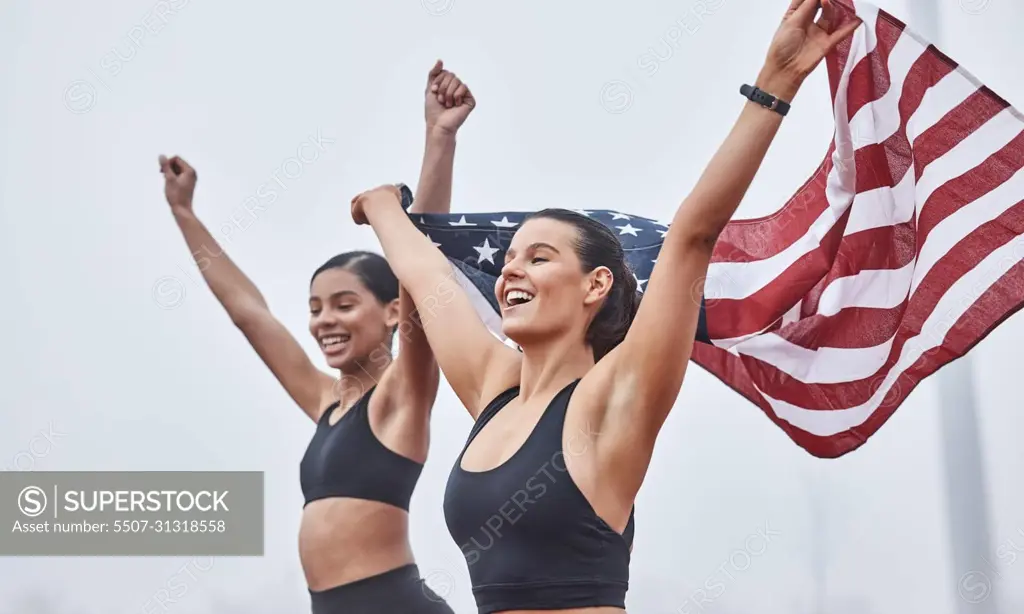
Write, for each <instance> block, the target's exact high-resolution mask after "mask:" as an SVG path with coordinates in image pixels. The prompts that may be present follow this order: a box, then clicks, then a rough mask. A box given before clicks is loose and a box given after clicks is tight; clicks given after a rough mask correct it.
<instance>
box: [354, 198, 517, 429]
mask: <svg viewBox="0 0 1024 614" xmlns="http://www.w3.org/2000/svg"><path fill="white" fill-rule="evenodd" d="M352 219H353V220H354V221H355V222H356V223H357V224H370V225H371V226H372V227H373V231H374V232H375V233H376V234H377V238H378V239H379V240H380V244H381V247H382V248H383V249H384V254H385V256H386V257H387V259H388V262H389V263H390V264H391V268H392V270H394V272H395V276H396V277H398V281H399V282H400V283H401V284H402V286H403V287H404V288H405V289H406V290H407V291H408V292H409V295H410V296H412V298H413V301H415V303H416V307H417V309H418V313H419V317H420V320H421V321H422V323H423V330H424V332H425V333H426V336H427V340H428V341H429V342H430V347H431V348H432V349H433V352H434V355H435V356H436V357H437V362H438V364H439V365H440V366H441V370H442V371H444V374H445V377H446V378H447V379H448V383H449V384H451V387H452V389H453V390H454V391H455V394H456V395H458V397H459V400H461V401H462V403H463V405H465V406H466V409H467V410H468V411H469V413H470V415H471V416H473V418H474V420H475V419H476V417H477V416H478V415H479V413H480V411H481V410H482V409H483V407H484V406H485V405H486V404H487V403H488V402H490V401H491V397H493V396H496V395H497V393H498V392H500V388H501V387H502V386H503V385H505V384H506V383H509V382H511V381H514V377H512V374H513V373H514V372H515V368H516V366H517V365H518V364H519V363H518V361H519V354H518V352H516V351H515V350H513V349H512V348H510V347H508V346H506V345H504V344H503V343H501V342H500V341H498V340H497V338H495V337H494V335H492V334H491V332H490V331H489V330H488V329H487V327H486V326H485V325H484V323H483V321H481V320H480V317H479V316H478V315H477V313H476V311H475V310H474V309H473V305H472V303H470V300H469V297H467V296H466V293H465V292H464V291H463V289H462V287H461V286H460V285H459V283H458V281H457V280H456V278H455V275H454V272H453V270H452V267H451V265H450V264H449V262H448V259H447V258H445V256H444V255H443V254H442V253H441V252H440V251H439V250H438V249H437V248H436V247H434V244H433V243H431V241H430V239H428V238H427V237H426V236H425V235H424V234H423V233H422V232H420V230H419V229H418V228H416V226H415V225H413V223H412V220H410V219H409V216H408V215H407V214H406V212H405V211H403V210H402V205H401V195H400V193H399V191H398V189H397V188H395V187H394V186H381V187H379V188H376V189H373V190H370V191H369V192H364V193H362V194H360V195H358V196H356V197H355V198H354V199H352Z"/></svg>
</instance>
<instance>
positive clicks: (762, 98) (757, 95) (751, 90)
mask: <svg viewBox="0 0 1024 614" xmlns="http://www.w3.org/2000/svg"><path fill="white" fill-rule="evenodd" d="M740 93H741V94H743V95H744V96H746V97H747V98H749V99H750V101H751V102H755V103H757V104H759V105H761V106H762V107H764V108H766V109H771V110H772V111H775V112H776V113H778V114H779V115H782V116H783V117H785V115H786V113H789V103H788V102H786V101H785V100H780V99H778V98H776V97H775V96H772V95H771V94H769V93H768V92H766V91H764V90H760V89H758V88H756V87H753V86H751V85H746V84H744V85H743V86H741V87H740Z"/></svg>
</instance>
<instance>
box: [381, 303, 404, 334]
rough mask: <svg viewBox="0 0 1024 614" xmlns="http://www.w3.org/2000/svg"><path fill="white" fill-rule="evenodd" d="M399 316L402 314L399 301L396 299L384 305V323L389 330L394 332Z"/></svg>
mask: <svg viewBox="0 0 1024 614" xmlns="http://www.w3.org/2000/svg"><path fill="white" fill-rule="evenodd" d="M401 314H402V312H401V309H400V307H399V299H397V298H396V299H395V300H393V301H391V302H389V303H388V304H386V305H384V323H385V324H386V325H387V327H388V328H389V329H390V330H395V329H396V328H397V327H398V323H399V319H400V318H401Z"/></svg>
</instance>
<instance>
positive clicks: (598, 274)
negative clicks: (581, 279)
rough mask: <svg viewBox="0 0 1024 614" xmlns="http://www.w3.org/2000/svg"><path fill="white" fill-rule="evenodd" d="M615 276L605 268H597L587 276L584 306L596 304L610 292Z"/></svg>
mask: <svg viewBox="0 0 1024 614" xmlns="http://www.w3.org/2000/svg"><path fill="white" fill-rule="evenodd" d="M614 281H615V276H614V275H612V271H611V269H609V268H608V267H606V266H599V267H597V268H596V269H594V270H593V271H591V272H590V275H587V281H586V283H587V296H586V298H584V299H583V304H584V305H588V306H589V305H593V304H594V303H598V302H600V301H602V300H604V298H605V297H606V296H608V294H609V293H610V292H611V291H612V283H613V282H614Z"/></svg>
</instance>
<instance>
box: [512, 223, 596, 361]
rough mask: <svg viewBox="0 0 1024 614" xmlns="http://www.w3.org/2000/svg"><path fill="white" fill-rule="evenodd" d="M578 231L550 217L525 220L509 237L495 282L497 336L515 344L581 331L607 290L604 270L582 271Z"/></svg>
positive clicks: (592, 315) (591, 317) (584, 328)
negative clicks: (498, 317)
mask: <svg viewBox="0 0 1024 614" xmlns="http://www.w3.org/2000/svg"><path fill="white" fill-rule="evenodd" d="M577 232H578V231H577V229H576V228H575V227H574V226H573V225H572V224H569V223H566V222H563V221H559V220H555V219H550V218H543V217H538V218H531V219H529V220H527V221H526V222H525V223H523V225H522V226H521V227H520V228H519V230H518V231H517V232H516V234H515V236H514V237H513V238H512V243H511V245H510V246H509V249H508V251H507V252H506V254H505V265H504V267H503V268H502V270H501V275H500V276H499V277H498V281H497V283H496V284H495V297H496V298H497V299H498V304H499V305H500V306H501V316H502V318H501V328H502V332H503V333H504V334H505V335H506V336H507V337H508V338H510V339H512V340H513V341H515V342H516V343H518V344H519V345H520V346H524V345H526V344H528V343H529V342H530V341H531V340H534V339H549V338H551V337H553V336H558V335H561V334H564V333H565V331H569V330H573V329H579V330H580V331H583V330H586V327H587V325H588V324H589V323H590V321H591V320H592V319H593V317H594V314H595V312H596V310H597V308H598V307H599V306H600V301H601V300H602V299H603V298H604V296H605V295H606V294H607V291H608V289H609V288H610V286H611V275H610V273H609V271H608V269H606V268H604V267H599V268H596V269H594V270H593V271H590V272H585V271H584V270H583V265H582V264H581V262H580V258H579V256H578V255H577V251H576V250H577V245H578V235H577Z"/></svg>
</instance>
